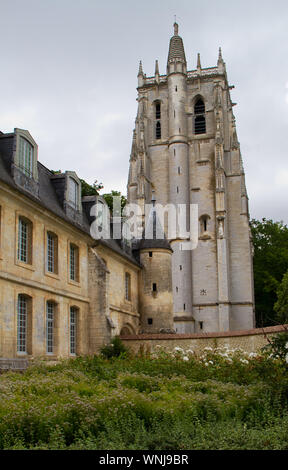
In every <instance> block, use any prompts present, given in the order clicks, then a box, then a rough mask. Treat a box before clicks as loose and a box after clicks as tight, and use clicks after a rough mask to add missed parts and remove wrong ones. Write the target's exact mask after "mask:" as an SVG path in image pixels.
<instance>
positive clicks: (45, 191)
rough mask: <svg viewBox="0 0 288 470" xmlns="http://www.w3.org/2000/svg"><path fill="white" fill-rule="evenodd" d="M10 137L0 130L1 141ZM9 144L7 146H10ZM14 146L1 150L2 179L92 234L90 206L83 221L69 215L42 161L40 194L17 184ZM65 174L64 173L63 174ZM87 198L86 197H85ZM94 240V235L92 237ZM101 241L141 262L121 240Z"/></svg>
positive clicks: (84, 214)
mask: <svg viewBox="0 0 288 470" xmlns="http://www.w3.org/2000/svg"><path fill="white" fill-rule="evenodd" d="M4 137H5V138H6V139H7V138H9V137H11V139H13V137H14V134H3V133H1V132H0V141H1V138H4ZM8 147H9V146H7V148H8ZM11 148H12V146H10V149H9V148H8V151H3V147H2V152H0V181H2V182H4V183H6V184H7V185H8V186H10V187H11V188H12V189H14V190H15V191H17V192H19V193H22V194H23V196H26V197H27V198H29V199H31V200H33V201H34V202H35V203H37V204H39V205H40V206H42V207H43V208H44V209H47V210H49V211H50V212H52V213H53V214H55V215H56V216H58V217H60V218H61V219H63V220H65V221H66V222H67V223H69V224H71V225H73V226H74V227H76V228H78V229H79V230H81V231H82V232H84V233H85V234H86V235H89V236H90V222H91V220H89V219H90V217H89V211H90V207H87V208H86V207H85V206H86V204H85V203H82V206H83V210H82V215H81V221H80V222H77V220H74V219H73V218H72V217H69V216H68V215H67V214H66V212H65V209H64V206H63V201H61V200H59V198H58V196H57V194H56V190H55V187H54V185H53V182H52V181H53V177H55V175H54V173H53V172H52V171H50V170H49V169H48V168H46V167H45V166H44V165H42V163H40V162H39V161H38V162H37V166H38V181H39V194H38V196H39V197H37V196H36V195H35V194H33V193H32V192H30V191H26V190H25V189H24V188H23V187H21V186H20V185H18V184H16V183H15V181H14V179H13V176H12V173H11V163H12V153H10V150H11ZM63 176H64V175H63ZM84 200H85V198H84ZM91 241H92V237H91ZM96 242H97V243H100V244H102V245H103V246H106V247H107V248H110V249H111V250H112V251H114V252H116V253H117V254H119V255H120V256H122V257H124V258H126V259H127V260H129V261H130V262H132V263H133V264H136V265H138V266H139V263H138V262H137V260H136V259H135V258H134V256H133V255H132V253H131V252H129V250H127V251H126V250H124V249H123V248H122V246H121V240H119V241H118V240H113V239H109V240H97V241H96V240H95V244H96Z"/></svg>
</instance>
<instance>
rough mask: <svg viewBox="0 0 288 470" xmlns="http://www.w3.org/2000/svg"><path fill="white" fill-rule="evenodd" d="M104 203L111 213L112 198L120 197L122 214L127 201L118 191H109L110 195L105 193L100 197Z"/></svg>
mask: <svg viewBox="0 0 288 470" xmlns="http://www.w3.org/2000/svg"><path fill="white" fill-rule="evenodd" d="M102 196H103V198H104V199H105V201H106V202H107V205H108V207H109V209H110V210H111V211H113V196H114V197H115V196H118V197H121V214H122V213H123V209H124V207H125V205H126V203H127V199H126V197H125V196H123V195H122V194H121V192H120V191H113V190H112V191H111V193H106V194H103V195H102Z"/></svg>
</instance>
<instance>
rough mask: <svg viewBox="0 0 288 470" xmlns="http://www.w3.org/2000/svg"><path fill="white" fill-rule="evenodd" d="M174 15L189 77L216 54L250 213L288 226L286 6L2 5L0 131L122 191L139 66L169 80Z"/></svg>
mask: <svg viewBox="0 0 288 470" xmlns="http://www.w3.org/2000/svg"><path fill="white" fill-rule="evenodd" d="M175 14H176V15H177V21H178V23H179V34H180V36H182V38H183V40H184V47H185V52H186V59H187V62H188V69H189V70H192V69H195V68H196V59H197V53H198V52H200V54H201V62H202V67H211V66H215V65H216V63H217V56H218V48H219V46H221V47H222V53H223V59H224V61H225V62H226V67H227V72H228V79H229V82H230V84H231V85H235V89H234V90H232V100H233V101H234V102H236V103H237V106H235V107H234V113H235V116H236V123H237V130H238V137H239V140H240V144H241V151H242V157H243V162H244V168H245V171H246V182H247V189H248V195H249V199H250V213H251V217H254V218H258V219H260V218H262V217H266V218H272V219H273V220H275V221H276V220H283V221H284V222H285V223H288V208H287V207H288V151H287V142H286V141H287V138H288V132H287V130H288V54H287V45H288V2H287V0H274V1H273V2H271V1H269V2H268V1H267V0H262V1H258V0H249V1H247V0H242V1H241V2H240V1H235V0H218V1H217V2H215V0H201V1H199V2H194V1H191V0H178V1H177V2H176V1H171V0H153V1H151V0H145V1H137V0H122V2H121V1H119V0H118V1H116V0H114V1H112V0H106V1H105V2H103V1H99V0H25V1H24V0H0V51H1V52H0V54H1V62H0V70H1V71H0V130H2V131H3V132H11V131H13V129H14V127H20V128H24V129H28V130H29V131H30V133H31V134H32V136H33V137H34V139H35V140H36V142H37V143H38V145H39V160H40V161H41V162H42V163H43V164H44V165H45V166H47V167H48V168H50V169H55V170H58V169H61V170H62V171H65V170H75V171H76V173H77V174H78V176H79V177H80V178H84V179H86V180H87V181H88V182H89V183H93V182H94V180H95V179H97V180H98V181H101V182H102V183H103V184H104V190H102V193H103V192H109V191H110V190H111V189H117V190H120V191H122V193H126V182H127V175H128V166H129V154H130V148H131V139H132V130H133V128H134V121H135V116H136V109H137V103H136V96H137V93H136V87H137V72H138V64H139V60H140V59H142V62H143V67H144V73H146V74H147V76H150V75H153V74H154V68H155V59H158V60H159V67H160V73H161V74H164V73H166V61H167V54H168V46H169V39H170V37H171V35H172V34H173V22H174V15H175Z"/></svg>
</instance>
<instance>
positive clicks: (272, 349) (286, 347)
mask: <svg viewBox="0 0 288 470" xmlns="http://www.w3.org/2000/svg"><path fill="white" fill-rule="evenodd" d="M263 350H264V351H266V352H268V353H270V354H271V357H274V358H280V359H282V360H283V361H285V363H286V364H287V363H288V330H287V331H283V333H278V334H277V335H275V336H273V337H272V339H270V340H269V344H267V345H266V346H264V348H263Z"/></svg>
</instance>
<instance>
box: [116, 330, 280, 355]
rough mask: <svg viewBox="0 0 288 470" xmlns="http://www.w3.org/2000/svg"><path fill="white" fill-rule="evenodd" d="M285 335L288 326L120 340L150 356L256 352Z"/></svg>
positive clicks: (130, 337)
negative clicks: (180, 351)
mask: <svg viewBox="0 0 288 470" xmlns="http://www.w3.org/2000/svg"><path fill="white" fill-rule="evenodd" d="M285 330H286V331H288V325H279V326H270V327H266V328H255V329H254V330H243V331H228V332H220V333H202V334H189V335H188V334H185V335H184V334H153V335H152V334H151V335H147V334H146V335H133V336H120V338H121V340H122V341H123V343H124V344H125V346H127V347H128V348H129V349H131V350H132V351H133V352H134V353H138V352H144V353H145V352H153V351H155V348H156V347H158V346H161V347H162V348H163V349H165V350H167V351H173V349H174V348H175V347H176V346H178V347H181V348H183V349H184V350H187V349H191V350H193V351H194V352H196V353H201V351H203V350H204V348H206V347H211V348H213V349H214V348H218V347H223V346H227V347H228V348H229V349H236V348H241V349H243V350H244V351H246V352H249V353H250V352H259V351H260V350H261V348H262V347H263V346H265V345H266V344H267V343H268V339H267V338H270V337H272V336H273V335H275V334H277V333H280V332H282V331H285Z"/></svg>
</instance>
